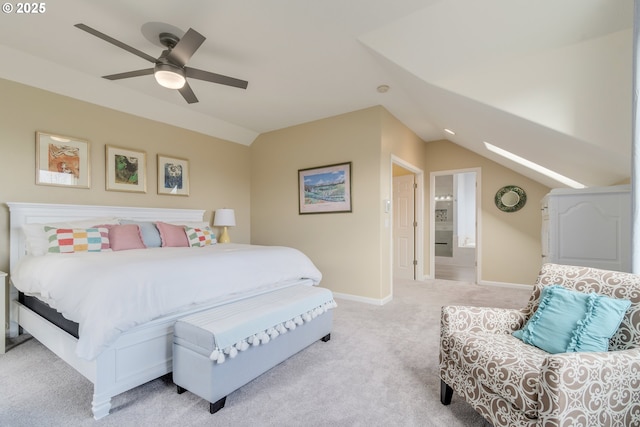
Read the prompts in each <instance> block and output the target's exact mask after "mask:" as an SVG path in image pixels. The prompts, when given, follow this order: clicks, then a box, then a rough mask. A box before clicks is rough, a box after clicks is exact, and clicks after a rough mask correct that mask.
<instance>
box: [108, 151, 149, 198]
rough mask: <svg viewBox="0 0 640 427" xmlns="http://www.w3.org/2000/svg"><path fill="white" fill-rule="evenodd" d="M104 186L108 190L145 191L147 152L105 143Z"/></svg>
mask: <svg viewBox="0 0 640 427" xmlns="http://www.w3.org/2000/svg"><path fill="white" fill-rule="evenodd" d="M105 158H106V165H105V168H106V171H107V172H106V187H107V190H109V191H128V192H132V193H146V192H147V154H146V153H145V152H144V151H137V150H129V149H127V148H122V147H114V146H112V145H107V146H106V147H105Z"/></svg>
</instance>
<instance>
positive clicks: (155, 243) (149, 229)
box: [120, 219, 162, 248]
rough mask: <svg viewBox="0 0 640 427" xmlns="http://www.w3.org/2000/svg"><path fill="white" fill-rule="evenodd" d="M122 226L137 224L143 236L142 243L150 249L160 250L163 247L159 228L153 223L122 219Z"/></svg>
mask: <svg viewBox="0 0 640 427" xmlns="http://www.w3.org/2000/svg"><path fill="white" fill-rule="evenodd" d="M120 224H136V225H137V226H138V227H140V234H142V241H143V242H144V245H145V246H146V247H148V248H159V247H160V246H162V239H161V238H160V232H159V231H158V227H156V225H155V224H154V223H153V222H150V221H149V222H144V221H131V220H128V219H121V220H120Z"/></svg>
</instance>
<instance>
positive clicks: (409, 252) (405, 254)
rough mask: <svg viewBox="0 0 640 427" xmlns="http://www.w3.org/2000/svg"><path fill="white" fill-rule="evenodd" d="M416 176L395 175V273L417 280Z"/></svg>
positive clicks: (404, 277)
mask: <svg viewBox="0 0 640 427" xmlns="http://www.w3.org/2000/svg"><path fill="white" fill-rule="evenodd" d="M414 183H415V176H414V175H413V174H409V175H401V176H395V177H393V204H394V206H393V208H394V209H393V249H394V250H393V275H394V277H397V278H402V279H410V280H415V268H416V266H415V263H414V260H415V185H414Z"/></svg>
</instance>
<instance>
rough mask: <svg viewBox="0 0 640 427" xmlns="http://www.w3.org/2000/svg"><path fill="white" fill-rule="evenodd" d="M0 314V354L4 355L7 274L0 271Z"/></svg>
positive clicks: (7, 324) (7, 292) (7, 323)
mask: <svg viewBox="0 0 640 427" xmlns="http://www.w3.org/2000/svg"><path fill="white" fill-rule="evenodd" d="M0 285H2V286H0V314H1V315H2V339H1V340H0V354H4V353H5V351H6V350H7V329H9V319H8V318H7V313H8V307H7V295H8V294H9V287H8V286H7V273H5V272H4V271H0Z"/></svg>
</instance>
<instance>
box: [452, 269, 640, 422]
mask: <svg viewBox="0 0 640 427" xmlns="http://www.w3.org/2000/svg"><path fill="white" fill-rule="evenodd" d="M554 284H560V285H562V286H563V287H565V288H568V289H572V290H576V291H579V292H583V293H588V292H594V291H595V292H597V293H598V294H600V295H606V296H610V297H614V298H624V299H628V300H630V301H631V306H630V308H629V309H628V310H627V311H626V313H625V316H624V318H623V320H622V323H621V324H620V327H619V328H618V330H617V332H616V333H615V335H614V336H613V337H612V338H611V340H610V341H609V351H606V352H581V353H557V354H550V353H547V352H545V351H544V350H541V349H539V348H537V347H534V346H531V345H528V344H525V343H524V342H522V341H521V340H519V339H517V338H515V337H513V336H512V335H511V333H512V332H513V331H516V330H519V329H521V328H522V327H523V325H524V324H525V323H526V322H527V320H528V319H529V318H530V317H531V316H532V315H533V313H534V312H535V310H536V309H537V307H538V305H539V303H540V301H539V300H540V295H541V292H542V289H543V287H545V286H547V285H554ZM440 379H441V395H440V400H441V402H442V403H443V404H445V405H448V404H449V403H450V402H451V398H452V395H453V391H456V393H457V394H458V395H460V396H462V397H463V398H464V399H465V400H466V401H467V402H468V403H469V404H470V405H471V406H473V407H474V408H475V409H476V411H478V412H479V413H480V414H481V415H482V416H483V417H484V418H485V419H486V420H487V421H488V422H489V423H491V424H492V425H493V426H494V427H499V426H500V427H513V426H528V427H533V426H544V427H549V426H554V427H555V426H558V427H559V426H625V427H627V426H640V275H633V274H629V273H620V272H614V271H606V270H599V269H594V268H587V267H574V266H566V265H556V264H545V265H543V267H542V270H541V272H540V275H539V277H538V279H537V281H536V284H535V286H534V289H533V293H532V295H531V298H530V299H529V303H528V304H527V306H526V307H525V308H524V309H522V310H510V309H496V308H479V307H460V306H448V307H443V308H442V318H441V331H440Z"/></svg>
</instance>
